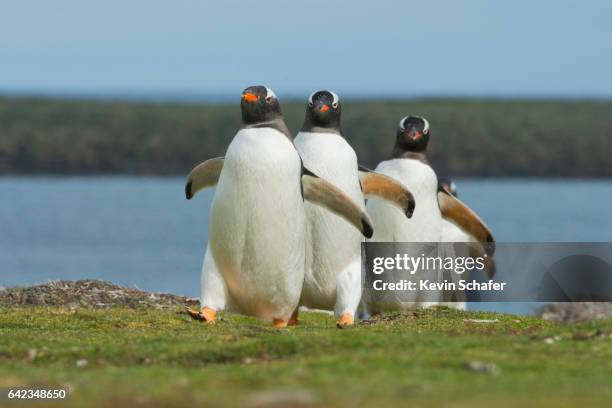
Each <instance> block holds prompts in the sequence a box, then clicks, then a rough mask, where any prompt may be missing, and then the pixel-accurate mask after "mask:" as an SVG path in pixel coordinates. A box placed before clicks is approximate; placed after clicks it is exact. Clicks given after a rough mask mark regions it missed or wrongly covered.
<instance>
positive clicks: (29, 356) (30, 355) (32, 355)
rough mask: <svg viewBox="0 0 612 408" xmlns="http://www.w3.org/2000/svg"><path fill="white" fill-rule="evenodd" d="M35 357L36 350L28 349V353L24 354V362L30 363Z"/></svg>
mask: <svg viewBox="0 0 612 408" xmlns="http://www.w3.org/2000/svg"><path fill="white" fill-rule="evenodd" d="M37 355H38V350H36V349H34V348H31V349H28V351H27V352H26V360H27V361H30V362H31V361H34V359H35V358H36V356H37Z"/></svg>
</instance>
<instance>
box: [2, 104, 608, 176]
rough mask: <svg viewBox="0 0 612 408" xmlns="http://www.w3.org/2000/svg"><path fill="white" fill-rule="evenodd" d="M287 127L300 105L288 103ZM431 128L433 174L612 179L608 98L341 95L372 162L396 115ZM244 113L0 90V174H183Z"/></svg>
mask: <svg viewBox="0 0 612 408" xmlns="http://www.w3.org/2000/svg"><path fill="white" fill-rule="evenodd" d="M283 110H284V113H285V116H286V118H287V123H288V125H289V128H290V129H291V130H292V131H293V132H296V131H298V130H299V128H300V126H301V122H302V119H303V115H304V103H303V102H296V101H289V102H284V103H283ZM407 114H418V115H423V116H425V117H427V118H428V119H429V120H430V122H431V126H432V140H431V143H430V158H431V160H432V163H433V164H434V166H435V167H436V168H437V169H438V172H439V173H440V174H442V175H449V176H453V177H455V176H480V177H502V176H505V177H523V176H537V177H610V176H612V160H610V156H611V155H612V147H611V146H612V143H611V140H612V101H552V100H551V101H547V100H504V99H497V100H495V99H465V100H461V99H417V100H409V101H394V100H393V101H361V102H358V101H350V100H349V101H345V103H344V106H343V127H344V133H345V135H346V137H347V138H348V139H349V141H350V143H351V144H352V145H353V146H354V147H355V150H356V151H357V153H358V155H359V158H360V161H361V162H362V163H363V164H366V165H369V166H373V165H375V164H376V163H377V162H378V161H380V160H382V159H384V158H386V157H387V156H388V155H389V153H390V151H391V147H392V146H393V141H394V137H395V128H396V126H397V123H398V121H399V119H400V118H401V117H403V116H404V115H407ZM239 121H240V112H239V107H238V103H235V104H231V105H205V104H179V103H148V102H147V103H145V102H125V101H122V102H104V101H85V100H54V99H40V98H39V99H36V98H17V97H0V174H4V175H7V174H142V175H144V174H161V175H165V174H177V175H184V174H186V173H187V172H188V171H189V170H190V169H191V168H192V167H193V166H194V165H195V164H197V163H199V162H201V161H203V160H204V159H206V158H209V157H212V156H216V155H221V154H223V152H224V151H225V149H226V148H227V145H228V143H229V142H230V140H231V138H232V137H233V135H234V134H235V132H236V129H237V127H238V125H239Z"/></svg>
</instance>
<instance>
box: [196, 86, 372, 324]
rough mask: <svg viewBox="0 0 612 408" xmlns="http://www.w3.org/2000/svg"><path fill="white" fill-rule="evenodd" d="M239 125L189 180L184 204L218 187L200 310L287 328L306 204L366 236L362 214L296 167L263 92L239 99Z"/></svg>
mask: <svg viewBox="0 0 612 408" xmlns="http://www.w3.org/2000/svg"><path fill="white" fill-rule="evenodd" d="M240 108H241V111H242V127H241V128H240V130H239V131H238V133H237V134H236V135H235V136H234V138H233V140H232V142H231V143H230V145H229V147H228V149H227V152H226V155H225V157H224V158H217V159H212V160H208V161H206V162H204V163H202V164H200V165H199V166H197V167H196V168H195V169H193V170H192V172H191V173H190V174H189V176H188V180H187V185H186V195H187V198H191V197H193V196H194V194H195V193H196V192H197V191H199V190H200V189H202V188H205V187H208V186H212V185H215V184H216V185H217V189H216V191H215V195H214V198H213V202H212V207H211V211H210V231H209V243H208V247H207V251H206V255H205V259H204V264H203V268H202V299H201V307H202V308H201V310H200V311H199V312H198V311H194V310H190V314H191V315H192V317H194V318H199V319H201V320H203V321H206V322H213V321H215V319H216V315H217V311H218V310H221V309H225V308H228V307H229V308H231V309H232V310H235V311H238V312H241V313H243V314H248V315H252V316H256V317H258V318H260V319H263V320H272V321H273V322H274V326H275V327H285V326H286V325H287V324H290V323H291V322H290V317H291V315H292V314H293V313H294V312H295V311H297V307H298V302H299V298H300V294H301V291H302V284H303V281H304V272H305V270H306V269H307V268H309V263H310V258H309V256H307V255H308V254H309V253H310V251H309V250H308V249H307V245H308V244H309V242H310V241H309V240H308V239H307V235H306V234H307V224H306V216H305V208H304V200H309V201H311V202H314V203H317V204H319V205H323V206H326V207H327V208H329V209H330V210H332V211H334V212H335V213H337V214H339V215H341V216H343V217H344V218H345V219H347V220H348V221H349V222H350V223H351V224H352V225H353V226H354V227H356V228H357V229H359V230H360V231H361V232H362V233H363V234H364V235H365V236H371V235H372V226H371V222H370V220H369V217H368V215H367V214H366V213H365V211H364V210H363V208H362V206H360V203H354V202H352V201H351V199H350V198H349V197H348V196H347V195H346V194H344V193H343V192H342V191H341V190H339V189H338V188H336V187H334V186H332V185H331V184H330V183H328V182H326V181H324V180H323V179H321V178H319V177H318V176H316V175H315V174H314V173H313V172H311V171H309V170H308V169H306V168H305V167H304V166H303V165H302V161H301V159H300V156H299V155H298V153H297V151H296V150H295V147H294V146H293V143H292V140H291V139H292V137H291V134H290V133H289V130H288V129H287V126H286V125H285V122H284V120H283V116H282V113H281V109H280V104H279V101H278V99H277V97H276V95H275V94H274V92H272V91H271V90H270V89H269V88H267V87H265V86H251V87H249V88H247V89H246V90H245V91H244V92H243V93H242V99H241V104H240Z"/></svg>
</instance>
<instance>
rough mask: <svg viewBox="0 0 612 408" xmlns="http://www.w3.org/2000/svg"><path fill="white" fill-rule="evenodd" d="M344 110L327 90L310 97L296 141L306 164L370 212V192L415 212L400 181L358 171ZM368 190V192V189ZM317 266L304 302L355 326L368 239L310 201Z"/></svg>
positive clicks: (311, 272)
mask: <svg viewBox="0 0 612 408" xmlns="http://www.w3.org/2000/svg"><path fill="white" fill-rule="evenodd" d="M341 113H342V107H341V103H340V100H339V98H338V96H337V95H336V94H335V93H333V92H331V91H326V90H320V91H316V92H313V93H312V94H311V95H310V97H309V98H308V106H307V107H306V115H305V118H304V125H303V126H302V129H301V130H300V132H299V133H298V135H297V136H296V138H295V140H294V144H295V147H296V149H297V151H298V153H299V154H300V156H301V157H302V160H303V161H304V165H305V166H306V167H308V168H309V169H310V170H312V171H314V172H315V173H316V174H317V175H319V176H320V177H323V178H324V179H326V180H327V181H329V182H331V183H332V184H333V185H334V186H336V187H338V188H340V189H341V190H342V191H343V192H344V193H345V194H347V195H348V196H349V197H350V198H351V199H352V200H354V201H355V202H357V203H359V205H360V207H361V208H363V209H364V210H365V201H364V194H366V195H378V196H379V197H383V198H385V199H387V200H390V201H391V202H392V203H393V204H394V205H396V206H399V207H400V208H401V210H402V211H399V210H398V209H395V211H397V212H398V213H400V214H401V215H402V216H404V217H405V216H410V215H411V214H412V211H413V210H414V206H415V203H414V198H413V197H412V194H410V192H409V191H408V190H406V189H405V188H404V187H403V186H402V185H401V184H399V183H398V182H396V181H395V180H393V179H391V178H389V177H387V176H384V175H380V174H377V173H374V172H365V171H361V172H360V171H359V170H358V163H357V155H356V154H355V151H354V150H353V148H352V147H351V146H350V145H349V144H348V143H347V141H346V140H345V138H344V137H343V136H342V132H341V129H340V117H341ZM362 189H363V190H362ZM306 215H307V217H308V221H309V227H310V231H309V233H310V236H311V238H312V251H313V262H312V267H311V268H310V270H307V271H306V277H305V279H304V287H303V289H302V297H301V300H300V304H301V305H303V306H307V307H309V308H315V309H325V310H332V309H333V310H334V312H335V314H336V316H337V317H338V321H337V325H338V327H343V326H346V325H352V324H353V322H354V316H355V311H356V309H357V307H358V306H359V302H360V299H361V242H362V241H363V237H362V235H361V234H360V233H359V232H358V231H357V230H355V229H354V228H353V227H352V226H351V225H350V224H348V223H347V222H346V221H345V220H343V219H342V218H340V217H338V216H337V215H335V214H333V213H331V212H330V211H328V210H327V209H325V208H322V207H320V206H317V205H313V204H310V203H306Z"/></svg>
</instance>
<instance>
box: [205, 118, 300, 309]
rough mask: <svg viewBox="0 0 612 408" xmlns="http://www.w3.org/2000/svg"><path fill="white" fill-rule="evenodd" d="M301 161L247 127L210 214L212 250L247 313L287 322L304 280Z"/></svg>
mask: <svg viewBox="0 0 612 408" xmlns="http://www.w3.org/2000/svg"><path fill="white" fill-rule="evenodd" d="M300 177H301V163H300V158H299V156H298V154H297V152H296V151H295V148H294V147H293V145H292V143H291V142H290V141H289V140H288V139H287V138H286V137H285V136H284V135H283V134H282V133H280V132H278V131H276V130H273V129H270V128H259V129H243V130H241V131H240V132H238V134H237V135H236V136H235V137H234V140H233V141H232V143H231V144H230V146H229V148H228V150H227V154H226V157H225V161H224V164H223V170H222V172H221V176H220V178H219V183H218V186H217V191H216V193H215V197H214V199H213V204H212V208H211V223H210V246H211V250H212V252H213V255H214V259H215V261H216V263H217V267H218V268H219V272H220V274H221V276H223V279H224V280H225V283H226V285H227V289H228V293H229V296H230V298H231V300H232V302H233V303H235V304H236V306H237V308H238V309H239V310H240V311H242V312H243V313H246V314H250V315H254V316H257V317H259V318H262V319H274V318H281V319H287V318H288V317H289V316H290V315H291V313H292V311H293V310H294V309H295V308H296V307H297V303H298V301H299V296H300V292H301V288H302V283H303V279H304V268H305V238H306V220H305V214H304V203H303V199H302V196H301V184H300V183H301V181H300Z"/></svg>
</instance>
